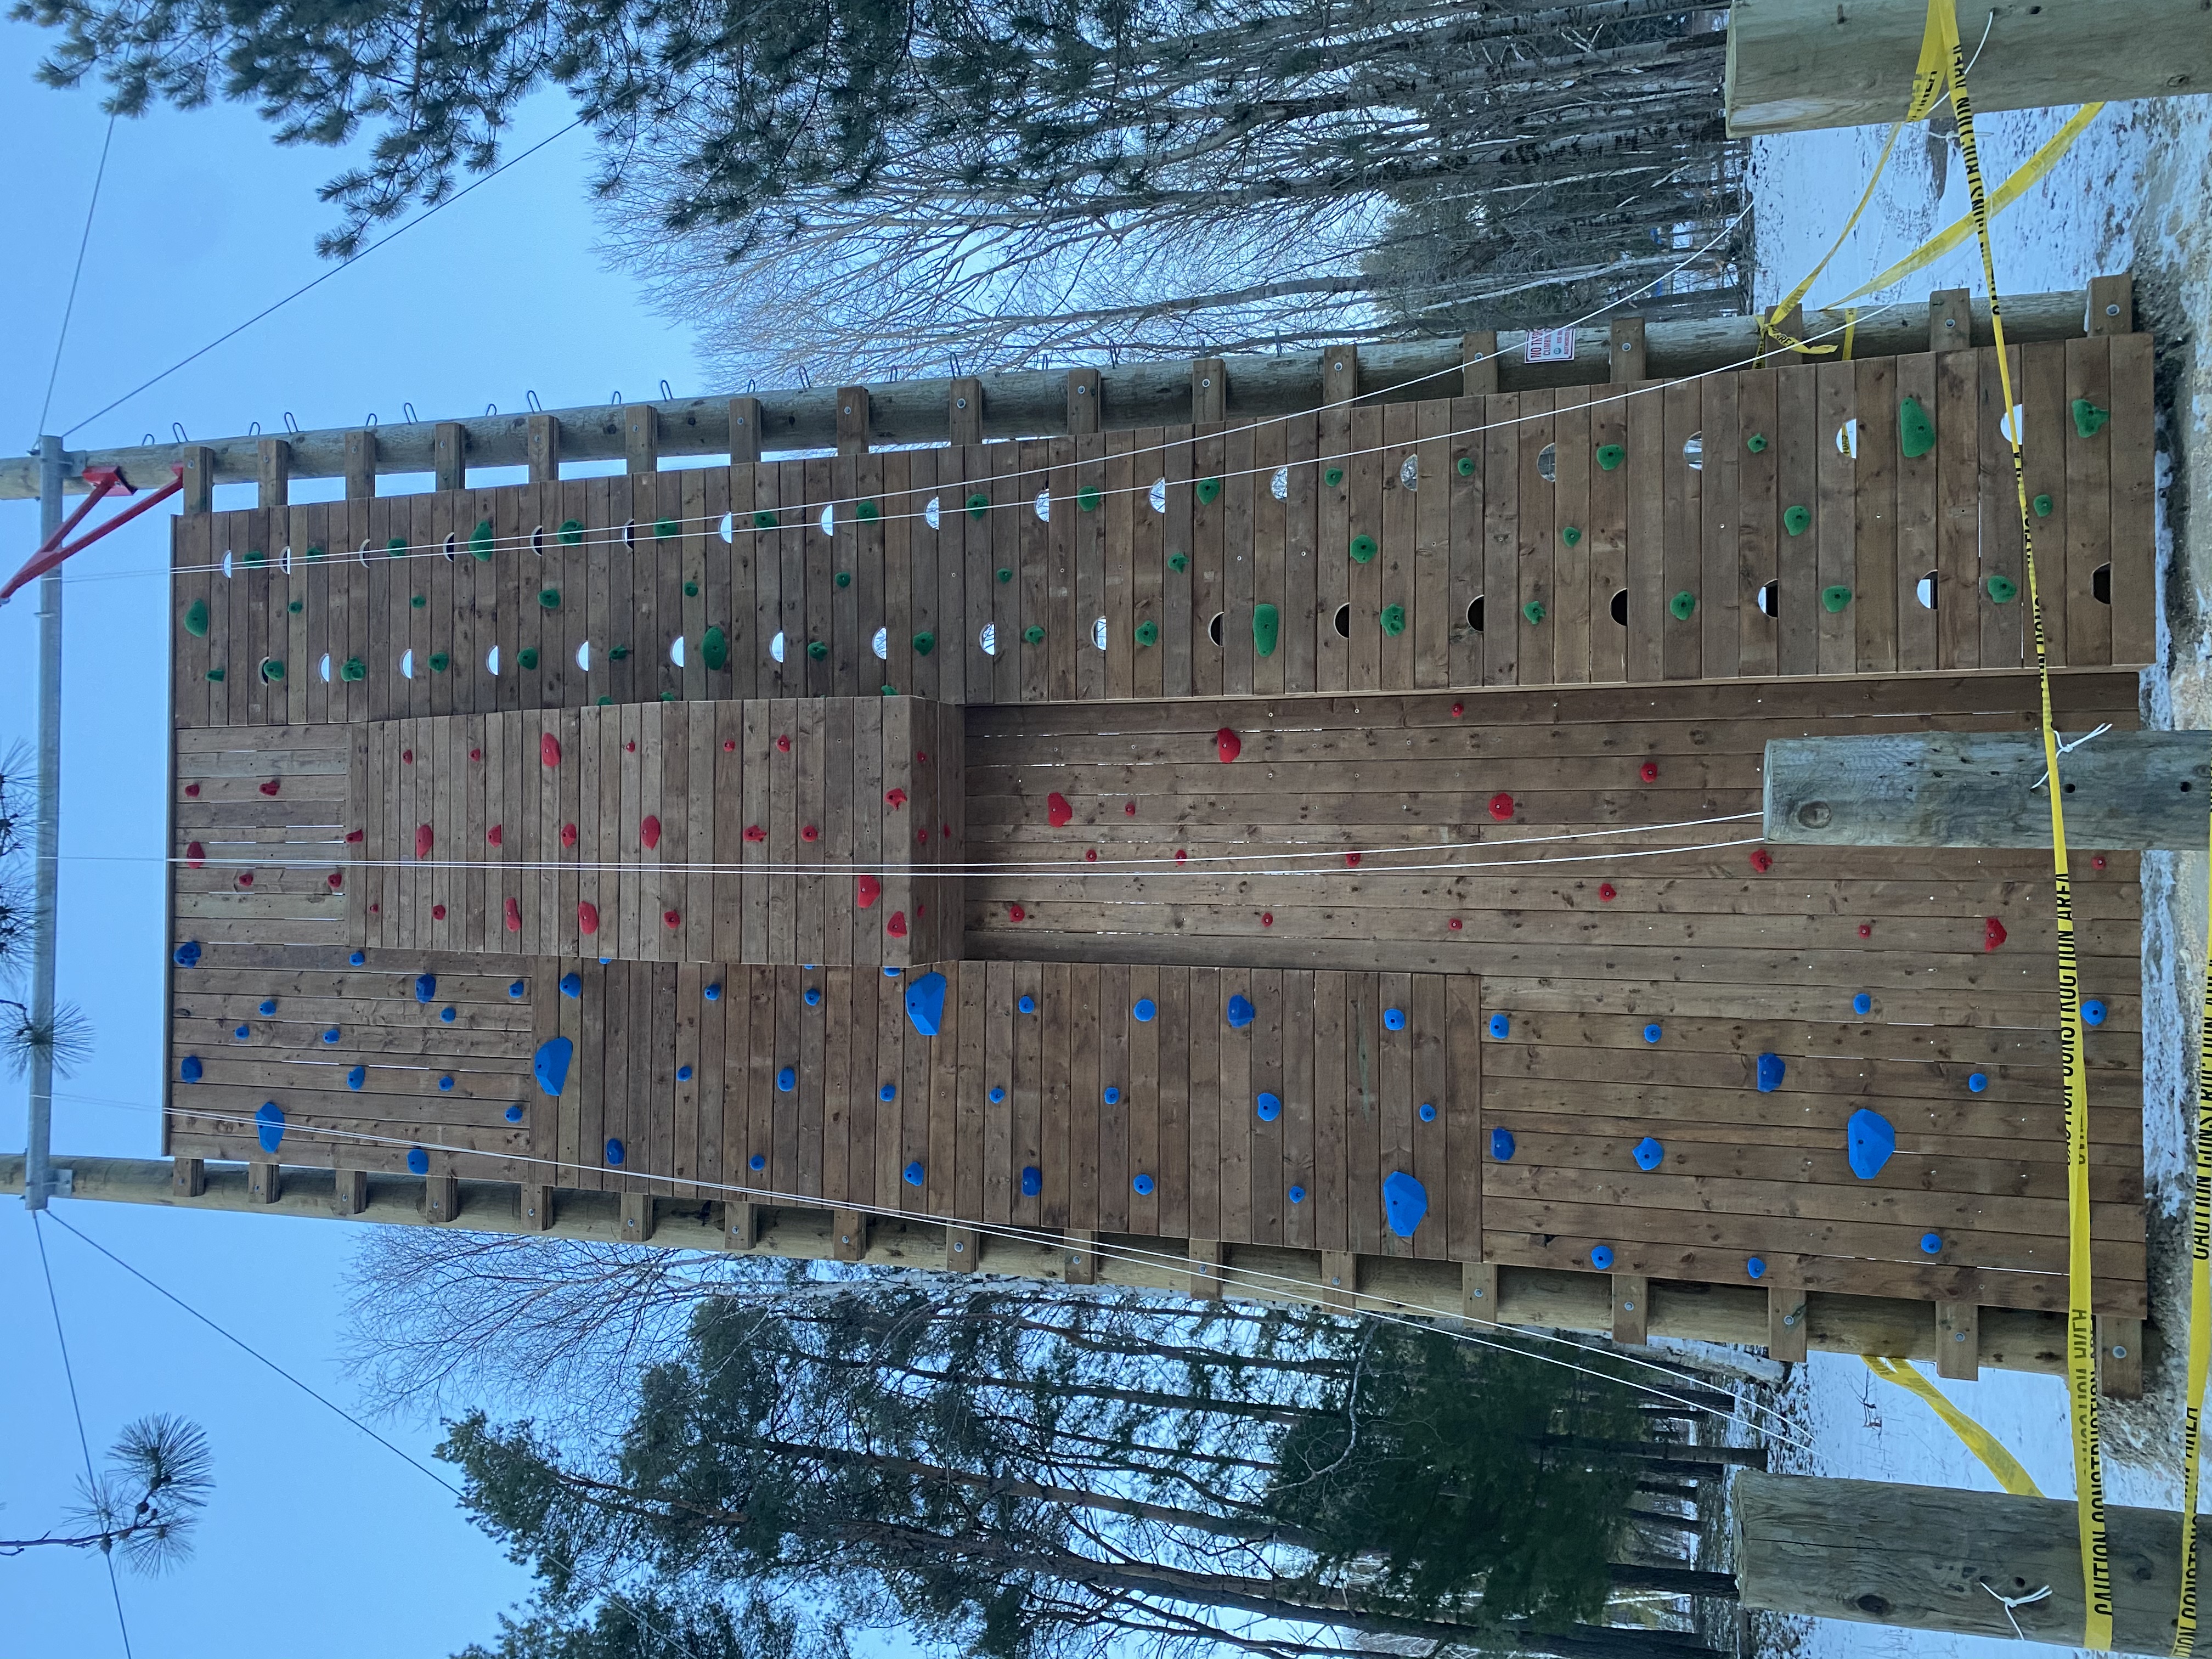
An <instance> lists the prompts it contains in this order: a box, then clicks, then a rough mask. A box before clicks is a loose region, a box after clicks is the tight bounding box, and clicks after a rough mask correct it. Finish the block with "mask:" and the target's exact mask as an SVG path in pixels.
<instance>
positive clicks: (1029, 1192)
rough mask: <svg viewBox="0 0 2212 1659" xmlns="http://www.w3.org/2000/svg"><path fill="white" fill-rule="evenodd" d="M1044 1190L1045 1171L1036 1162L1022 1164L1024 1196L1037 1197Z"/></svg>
mask: <svg viewBox="0 0 2212 1659" xmlns="http://www.w3.org/2000/svg"><path fill="white" fill-rule="evenodd" d="M1043 1190H1044V1171H1043V1170H1040V1169H1038V1168H1037V1166H1036V1164H1023V1165H1022V1196H1023V1197H1024V1198H1035V1197H1036V1195H1037V1194H1039V1193H1041V1192H1042V1191H1043Z"/></svg>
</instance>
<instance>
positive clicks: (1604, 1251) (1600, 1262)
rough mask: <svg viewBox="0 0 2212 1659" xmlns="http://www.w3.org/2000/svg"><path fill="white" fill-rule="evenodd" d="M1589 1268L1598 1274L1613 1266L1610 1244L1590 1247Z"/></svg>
mask: <svg viewBox="0 0 2212 1659" xmlns="http://www.w3.org/2000/svg"><path fill="white" fill-rule="evenodd" d="M1590 1266H1591V1267H1595V1268H1596V1269H1597V1270H1598V1271H1599V1272H1600V1273H1603V1272H1604V1271H1605V1270H1606V1269H1607V1267H1611V1266H1613V1246H1612V1245H1610V1244H1593V1245H1592V1246H1590Z"/></svg>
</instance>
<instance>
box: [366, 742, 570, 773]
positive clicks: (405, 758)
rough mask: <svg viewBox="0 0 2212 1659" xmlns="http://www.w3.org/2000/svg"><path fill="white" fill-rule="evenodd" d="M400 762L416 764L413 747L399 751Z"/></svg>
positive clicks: (404, 764)
mask: <svg viewBox="0 0 2212 1659" xmlns="http://www.w3.org/2000/svg"><path fill="white" fill-rule="evenodd" d="M546 741H547V742H548V743H550V742H552V739H551V738H547V739H546ZM399 763H400V764H401V765H402V766H412V765H414V764H415V751H414V750H412V749H403V750H400V751H399Z"/></svg>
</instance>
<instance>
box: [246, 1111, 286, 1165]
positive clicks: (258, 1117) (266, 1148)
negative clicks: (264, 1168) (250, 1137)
mask: <svg viewBox="0 0 2212 1659" xmlns="http://www.w3.org/2000/svg"><path fill="white" fill-rule="evenodd" d="M253 1133H255V1134H256V1135H258V1137H259V1138H260V1140H261V1150H262V1151H263V1152H275V1151H276V1149H277V1147H279V1146H282V1145H283V1142H284V1109H283V1107H281V1106H279V1105H278V1104H277V1103H276V1102H275V1101H273V1100H264V1102H262V1103H261V1109H259V1110H258V1111H257V1112H255V1113H254V1115H253Z"/></svg>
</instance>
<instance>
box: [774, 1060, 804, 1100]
mask: <svg viewBox="0 0 2212 1659" xmlns="http://www.w3.org/2000/svg"><path fill="white" fill-rule="evenodd" d="M798 1086H799V1073H796V1072H794V1071H793V1070H792V1069H791V1067H790V1066H785V1067H784V1068H783V1069H782V1070H781V1071H780V1072H778V1073H776V1074H775V1091H776V1092H777V1093H778V1094H781V1095H787V1094H789V1093H790V1092H791V1091H793V1089H796V1088H797V1087H798Z"/></svg>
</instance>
